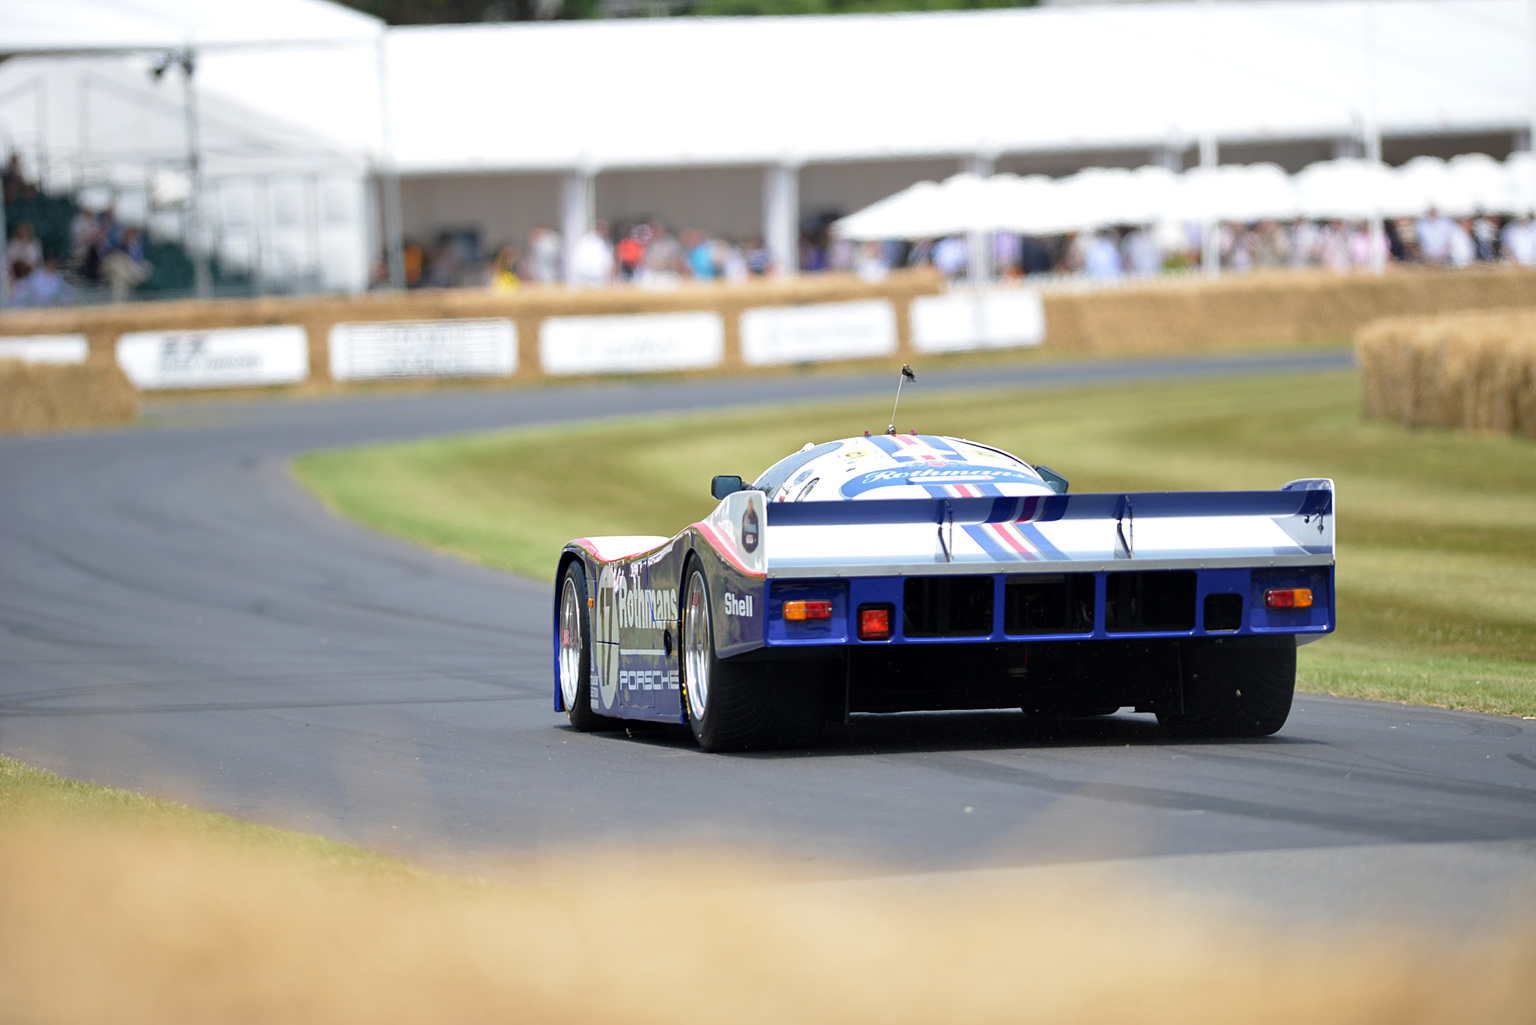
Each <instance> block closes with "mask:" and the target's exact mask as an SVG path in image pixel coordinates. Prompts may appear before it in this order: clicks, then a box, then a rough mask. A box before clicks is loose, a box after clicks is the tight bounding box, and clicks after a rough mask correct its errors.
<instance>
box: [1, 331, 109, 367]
mask: <svg viewBox="0 0 1536 1025" xmlns="http://www.w3.org/2000/svg"><path fill="white" fill-rule="evenodd" d="M90 351H91V347H90V346H89V345H88V344H87V343H86V341H85V335H13V336H11V337H10V338H0V359H19V360H21V361H22V362H23V363H84V362H85V357H86V355H87V354H89V352H90Z"/></svg>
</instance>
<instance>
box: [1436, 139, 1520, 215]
mask: <svg viewBox="0 0 1536 1025" xmlns="http://www.w3.org/2000/svg"><path fill="white" fill-rule="evenodd" d="M1445 167H1446V170H1447V171H1448V172H1449V173H1450V177H1451V181H1452V182H1453V183H1454V188H1455V193H1456V197H1457V199H1458V200H1459V201H1461V206H1460V208H1461V209H1465V210H1466V213H1465V214H1460V215H1459V216H1467V215H1468V214H1475V213H1477V212H1478V211H1479V210H1481V211H1483V212H1485V213H1490V214H1512V213H1514V212H1516V211H1517V210H1519V209H1520V203H1519V201H1518V200H1517V198H1516V196H1515V194H1514V192H1513V190H1512V188H1511V186H1512V184H1513V183H1512V182H1511V181H1510V178H1509V175H1508V173H1506V171H1505V169H1504V165H1503V164H1501V163H1499V162H1498V161H1497V160H1495V159H1493V158H1492V157H1490V156H1489V155H1488V154H1486V153H1463V154H1462V155H1461V156H1459V157H1452V158H1451V159H1450V162H1449V163H1447V164H1446V165H1445Z"/></svg>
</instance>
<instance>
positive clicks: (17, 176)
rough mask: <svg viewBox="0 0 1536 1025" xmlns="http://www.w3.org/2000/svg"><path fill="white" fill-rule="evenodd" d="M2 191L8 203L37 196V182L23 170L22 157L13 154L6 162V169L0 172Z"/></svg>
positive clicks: (0, 188)
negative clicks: (28, 178)
mask: <svg viewBox="0 0 1536 1025" xmlns="http://www.w3.org/2000/svg"><path fill="white" fill-rule="evenodd" d="M0 191H3V193H4V196H5V201H6V202H7V203H16V202H20V201H22V200H27V199H34V198H36V196H37V184H36V183H35V182H31V181H28V180H27V176H26V175H25V174H23V173H22V171H21V157H20V156H19V155H17V154H15V153H12V154H11V157H10V159H9V160H7V161H6V162H5V170H4V171H3V172H0Z"/></svg>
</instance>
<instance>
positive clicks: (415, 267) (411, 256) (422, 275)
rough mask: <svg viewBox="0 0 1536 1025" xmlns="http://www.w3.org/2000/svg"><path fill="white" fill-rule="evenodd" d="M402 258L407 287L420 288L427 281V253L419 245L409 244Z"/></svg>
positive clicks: (406, 245)
mask: <svg viewBox="0 0 1536 1025" xmlns="http://www.w3.org/2000/svg"><path fill="white" fill-rule="evenodd" d="M401 256H402V258H403V262H404V263H405V287H406V288H420V287H421V284H422V282H423V281H425V280H426V271H427V251H426V250H425V249H423V248H422V247H421V246H420V245H419V244H418V243H415V242H407V243H406V244H405V247H404V250H403V251H402V253H401Z"/></svg>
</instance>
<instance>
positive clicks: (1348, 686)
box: [295, 371, 1536, 715]
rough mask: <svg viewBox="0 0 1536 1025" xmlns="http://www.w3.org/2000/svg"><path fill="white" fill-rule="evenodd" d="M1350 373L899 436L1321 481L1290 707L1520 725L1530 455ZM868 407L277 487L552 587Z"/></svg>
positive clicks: (1181, 481)
mask: <svg viewBox="0 0 1536 1025" xmlns="http://www.w3.org/2000/svg"><path fill="white" fill-rule="evenodd" d="M1358 406H1359V397H1358V382H1357V380H1356V375H1355V374H1354V373H1353V372H1351V371H1345V372H1338V373H1329V374H1305V375H1255V376H1246V377H1231V378H1221V379H1216V380H1206V381H1180V382H1155V383H1138V384H1129V385H1126V384H1117V385H1106V386H1096V387H1088V388H1071V389H1060V390H1051V391H1020V390H998V391H991V392H985V391H983V392H967V393H963V394H961V393H954V392H946V393H941V394H935V395H924V394H923V393H922V391H921V389H920V388H918V389H911V390H909V391H908V392H907V393H906V395H905V396H904V397H903V400H902V412H901V422H902V426H904V427H906V426H911V427H917V428H919V429H921V430H924V431H927V432H931V433H938V434H949V435H955V436H960V437H970V438H974V439H976V440H979V441H985V442H987V443H990V444H995V445H1000V446H1002V447H1004V448H1007V449H1010V450H1011V451H1014V452H1017V453H1018V454H1019V455H1021V456H1023V457H1024V458H1025V459H1029V460H1033V461H1038V462H1042V463H1045V464H1048V465H1050V466H1052V467H1054V468H1055V469H1057V470H1058V471H1060V472H1062V473H1064V474H1066V475H1067V476H1068V477H1069V478H1071V481H1072V490H1073V491H1076V492H1086V491H1120V490H1185V489H1231V488H1273V487H1277V486H1279V485H1280V484H1282V483H1284V482H1285V481H1288V480H1292V479H1294V478H1298V477H1317V476H1327V477H1333V478H1334V479H1335V480H1336V481H1337V482H1338V489H1339V491H1338V500H1339V520H1338V524H1339V566H1338V588H1339V595H1338V600H1339V624H1340V625H1339V631H1338V633H1337V634H1336V635H1334V636H1333V637H1329V638H1326V639H1324V640H1323V641H1321V642H1319V643H1317V644H1312V645H1308V646H1306V647H1304V648H1303V649H1302V652H1301V668H1300V683H1301V685H1302V686H1303V687H1304V688H1306V689H1309V690H1313V691H1321V692H1326V693H1333V694H1344V695H1351V696H1357V697H1370V698H1379V699H1384V700H1393V701H1406V702H1414V703H1427V704H1438V705H1445V706H1447V707H1453V708H1470V709H1476V710H1479V711H1487V712H1497V713H1501V714H1514V715H1536V445H1533V444H1531V443H1530V442H1529V441H1527V440H1522V439H1517V438H1510V437H1492V436H1480V435H1473V434H1467V433H1458V432H1451V431H1438V430H1422V431H1408V430H1405V429H1403V428H1401V427H1398V426H1396V425H1392V424H1382V423H1363V422H1361V420H1360V418H1359V415H1358ZM887 416H888V411H887V409H885V408H884V407H882V406H881V405H880V403H879V402H875V401H867V402H858V403H848V402H841V403H819V404H806V405H796V406H785V407H780V408H776V409H761V408H754V409H750V410H745V411H740V412H714V413H708V414H696V415H688V416H656V417H648V418H644V419H634V420H626V421H622V422H607V423H601V424H595V425H585V426H581V427H575V428H558V429H538V430H527V431H515V432H502V433H495V434H480V435H473V436H463V437H451V438H440V439H434V440H431V441H424V442H413V443H409V444H401V445H388V446H381V447H377V448H366V449H351V450H341V451H329V452H318V453H313V454H310V455H307V456H304V457H302V458H301V459H299V460H298V461H297V462H296V464H295V473H296V475H297V476H298V478H299V479H300V480H301V481H303V482H304V483H305V484H306V485H308V486H309V487H310V488H311V489H313V490H314V491H315V492H316V493H317V494H318V495H320V496H321V498H322V500H324V501H325V502H326V503H327V504H328V505H330V506H331V507H332V508H333V509H335V510H337V511H338V512H340V513H342V514H344V515H346V516H349V517H351V518H353V519H355V520H357V521H359V522H360V523H363V524H365V525H367V526H369V527H373V528H375V529H378V530H381V531H385V532H387V533H391V534H395V535H398V536H400V537H403V538H407V539H410V540H412V541H416V542H419V543H422V544H426V545H429V546H432V547H434V548H438V549H441V550H443V551H448V552H452V553H455V554H458V555H461V556H464V557H466V558H469V559H474V560H477V561H480V562H484V563H486V564H489V565H492V566H497V567H501V568H503V569H508V570H511V571H513V572H516V573H521V574H525V575H528V576H533V577H537V578H542V579H552V577H553V574H554V569H555V559H556V555H557V553H558V552H559V550H560V547H561V546H562V545H563V544H564V543H565V542H566V541H567V540H569V539H570V538H572V537H578V536H584V535H600V534H634V533H650V534H664V535H670V534H673V533H676V532H677V531H678V530H679V529H680V528H681V527H682V526H684V525H685V524H687V523H689V522H692V521H693V520H696V519H699V518H700V517H702V516H703V515H705V514H706V513H707V512H708V511H709V510H710V508H711V507H712V506H713V502H712V501H711V500H710V498H709V494H708V483H709V478H710V475H711V474H714V473H740V474H741V475H742V476H744V477H747V478H749V479H750V478H751V477H752V476H754V475H756V474H757V473H758V472H760V471H761V470H763V469H764V468H766V467H767V466H768V465H769V464H770V463H772V462H773V461H774V460H776V459H777V458H779V457H780V456H782V455H784V454H785V453H786V452H789V451H792V450H793V449H795V448H798V447H799V446H800V445H802V444H804V443H805V442H807V441H824V440H827V439H829V438H837V437H843V436H847V435H850V434H858V433H860V432H861V431H863V430H864V429H866V428H868V429H871V430H879V429H880V428H881V427H883V426H884V422H885V418H886V417H887Z"/></svg>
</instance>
